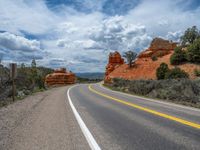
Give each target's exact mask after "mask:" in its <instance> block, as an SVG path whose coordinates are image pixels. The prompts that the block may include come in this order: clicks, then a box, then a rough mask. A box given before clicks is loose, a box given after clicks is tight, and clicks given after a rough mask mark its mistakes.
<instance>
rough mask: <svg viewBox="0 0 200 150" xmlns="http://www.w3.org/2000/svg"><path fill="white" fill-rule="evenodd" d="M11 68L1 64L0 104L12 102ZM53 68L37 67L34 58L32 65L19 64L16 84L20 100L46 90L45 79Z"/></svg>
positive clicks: (17, 97) (17, 95) (17, 96)
mask: <svg viewBox="0 0 200 150" xmlns="http://www.w3.org/2000/svg"><path fill="white" fill-rule="evenodd" d="M9 71H10V70H9V68H8V67H6V66H3V65H2V64H0V106H5V105H7V104H9V103H12V98H11V96H12V82H11V79H10V76H9V74H10V72H9ZM52 72H53V70H52V69H50V68H45V67H37V64H36V61H35V60H34V59H33V60H32V63H31V65H29V66H26V65H25V64H23V63H22V64H21V65H18V67H17V78H16V80H15V84H16V95H15V96H16V99H17V100H20V99H23V98H24V97H26V96H27V95H30V94H32V93H34V92H38V91H43V90H45V89H46V88H45V85H44V79H45V76H46V75H47V74H49V73H52Z"/></svg>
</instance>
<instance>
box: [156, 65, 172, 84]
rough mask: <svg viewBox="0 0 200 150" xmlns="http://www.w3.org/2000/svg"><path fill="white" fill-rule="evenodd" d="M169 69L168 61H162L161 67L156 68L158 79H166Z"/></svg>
mask: <svg viewBox="0 0 200 150" xmlns="http://www.w3.org/2000/svg"><path fill="white" fill-rule="evenodd" d="M168 71H169V68H168V65H167V64H166V63H161V64H160V67H158V68H157V70H156V77H157V79H158V80H161V79H165V75H166V73H167V72H168Z"/></svg>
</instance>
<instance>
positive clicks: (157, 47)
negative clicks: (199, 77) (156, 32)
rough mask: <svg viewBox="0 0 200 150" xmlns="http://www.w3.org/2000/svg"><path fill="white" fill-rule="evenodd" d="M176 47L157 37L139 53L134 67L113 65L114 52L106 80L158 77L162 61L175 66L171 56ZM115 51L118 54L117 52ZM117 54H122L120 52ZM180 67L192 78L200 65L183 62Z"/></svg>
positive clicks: (106, 81) (120, 64)
mask: <svg viewBox="0 0 200 150" xmlns="http://www.w3.org/2000/svg"><path fill="white" fill-rule="evenodd" d="M175 47H176V43H173V42H170V41H167V40H163V39H160V38H156V39H154V40H153V41H152V43H151V45H150V47H149V48H148V49H147V50H146V51H144V52H142V53H141V54H140V55H139V57H138V58H137V60H136V61H135V64H134V67H132V68H129V67H128V65H127V64H125V63H119V64H118V65H116V66H117V67H116V66H115V65H111V64H112V63H110V57H112V56H113V54H111V55H110V57H109V63H108V65H107V67H106V76H105V79H104V82H105V83H110V82H111V81H112V79H113V78H124V79H129V80H139V79H147V80H148V79H156V69H157V68H158V67H159V66H160V64H161V63H163V62H164V63H166V64H168V66H169V68H174V66H173V65H171V64H170V57H171V55H172V54H173V52H174V48H175ZM115 53H116V54H117V52H115ZM160 53H161V54H162V55H161V54H160ZM117 55H119V56H120V54H119V53H118V54H117ZM152 56H157V60H156V61H153V60H152V58H151V57H152ZM178 67H180V68H181V69H182V70H184V71H185V72H187V73H188V74H189V76H190V78H191V79H195V78H196V76H195V75H194V69H200V65H196V64H191V63H185V64H181V65H179V66H178Z"/></svg>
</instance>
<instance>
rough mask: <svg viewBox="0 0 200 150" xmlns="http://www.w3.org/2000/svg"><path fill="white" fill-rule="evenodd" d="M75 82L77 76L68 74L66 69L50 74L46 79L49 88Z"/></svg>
mask: <svg viewBox="0 0 200 150" xmlns="http://www.w3.org/2000/svg"><path fill="white" fill-rule="evenodd" d="M75 81H76V76H75V74H74V73H72V72H68V71H67V70H66V69H65V68H60V69H57V70H55V71H54V73H52V74H48V75H47V76H46V78H45V83H46V85H47V86H53V85H67V84H74V83H75Z"/></svg>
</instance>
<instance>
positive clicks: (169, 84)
mask: <svg viewBox="0 0 200 150" xmlns="http://www.w3.org/2000/svg"><path fill="white" fill-rule="evenodd" d="M113 85H115V86H113ZM111 86H112V87H113V88H114V89H116V90H120V91H125V92H130V93H133V94H138V95H144V96H148V97H152V98H159V99H167V100H172V101H176V102H180V103H184V104H186V103H190V104H191V103H192V104H196V103H198V102H200V99H199V97H200V80H190V79H184V78H183V79H167V80H125V79H120V78H118V79H113V83H112V85H111ZM194 106H195V105H194ZM196 106H197V105H196ZM198 107H199V105H198Z"/></svg>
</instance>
